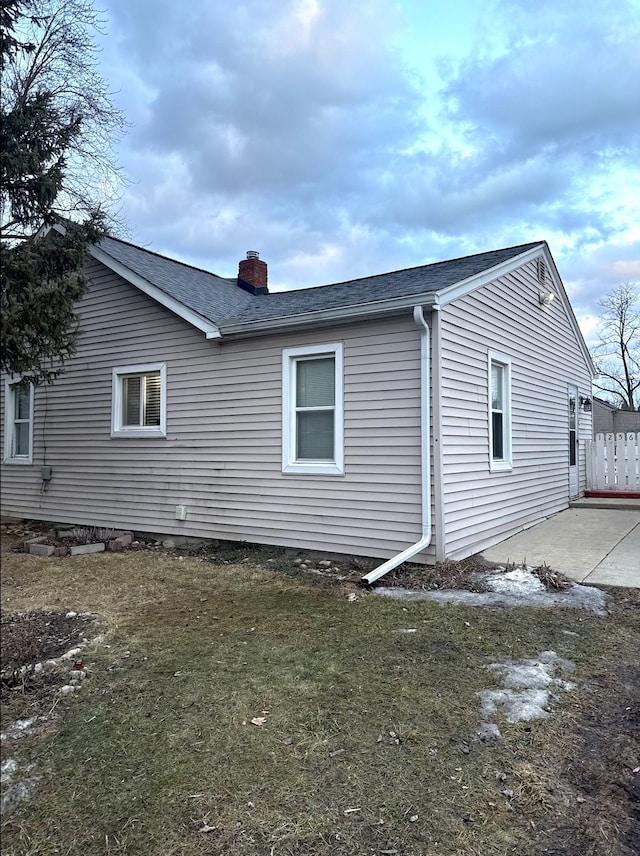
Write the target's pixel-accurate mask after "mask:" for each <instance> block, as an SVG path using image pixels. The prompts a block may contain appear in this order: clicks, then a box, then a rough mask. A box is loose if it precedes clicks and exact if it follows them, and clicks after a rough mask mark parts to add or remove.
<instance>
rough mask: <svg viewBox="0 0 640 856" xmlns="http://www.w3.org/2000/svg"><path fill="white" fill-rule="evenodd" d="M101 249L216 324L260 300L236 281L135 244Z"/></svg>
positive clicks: (112, 242)
mask: <svg viewBox="0 0 640 856" xmlns="http://www.w3.org/2000/svg"><path fill="white" fill-rule="evenodd" d="M100 249H101V250H102V251H103V252H105V253H107V255H109V256H111V258H113V259H115V260H116V261H118V262H120V264H123V265H124V266H125V267H127V268H129V270H131V271H133V272H134V273H137V274H138V276H141V277H142V278H143V279H145V280H146V281H147V282H149V283H150V284H151V285H155V286H156V287H157V288H159V289H160V290H161V291H164V293H165V294H168V295H169V297H173V298H174V300H177V301H178V302H179V303H182V304H184V306H186V307H187V308H188V309H191V310H193V311H194V312H197V313H198V315H202V317H203V318H206V319H207V320H208V321H211V322H213V323H214V324H217V323H218V322H219V321H220V320H221V319H223V318H227V317H229V316H231V315H236V314H237V313H238V312H242V311H244V310H245V309H246V308H248V307H249V305H250V304H251V303H252V302H253V301H254V300H256V298H255V297H254V296H253V295H252V294H249V292H247V291H244V289H242V288H239V287H238V285H237V284H236V280H235V279H225V278H224V277H221V276H216V275H215V274H214V273H208V272H207V271H204V270H200V269H199V268H194V267H190V266H189V265H186V264H183V263H182V262H177V261H174V260H173V259H168V258H166V256H160V255H158V254H157V253H153V252H151V251H150V250H145V249H143V248H142V247H136V246H135V245H134V244H127V243H125V242H124V241H120V240H117V239H115V238H104V239H103V240H102V241H101V242H100Z"/></svg>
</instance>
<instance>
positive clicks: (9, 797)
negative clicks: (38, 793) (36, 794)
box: [0, 758, 35, 814]
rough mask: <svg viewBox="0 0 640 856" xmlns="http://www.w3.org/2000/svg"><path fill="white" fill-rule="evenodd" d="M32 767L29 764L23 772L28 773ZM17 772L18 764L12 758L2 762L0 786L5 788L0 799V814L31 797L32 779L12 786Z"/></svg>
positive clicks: (33, 783) (33, 782)
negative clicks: (0, 782) (0, 784)
mask: <svg viewBox="0 0 640 856" xmlns="http://www.w3.org/2000/svg"><path fill="white" fill-rule="evenodd" d="M32 767H33V764H29V765H28V766H27V767H25V772H28V771H29V770H30V769H31V768H32ZM17 772H18V762H17V761H16V760H15V759H14V758H7V759H6V761H3V762H2V767H1V778H2V784H3V785H4V786H5V787H4V793H3V794H2V799H1V800H0V814H5V812H7V811H8V810H9V809H11V808H13V806H14V805H15V804H16V803H18V802H21V801H22V800H26V799H28V798H29V797H30V796H31V792H32V791H33V788H34V786H35V781H34V780H33V779H24V780H23V781H20V782H15V784H12V782H13V778H14V776H15V775H16V773H17Z"/></svg>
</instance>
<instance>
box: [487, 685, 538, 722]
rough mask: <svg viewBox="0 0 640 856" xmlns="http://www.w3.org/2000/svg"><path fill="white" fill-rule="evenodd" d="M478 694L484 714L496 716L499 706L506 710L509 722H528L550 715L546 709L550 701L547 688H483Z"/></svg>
mask: <svg viewBox="0 0 640 856" xmlns="http://www.w3.org/2000/svg"><path fill="white" fill-rule="evenodd" d="M478 696H479V697H480V700H481V702H482V704H481V705H480V713H481V714H482V716H486V717H491V716H494V715H495V714H496V713H497V712H498V708H499V707H500V708H502V709H503V710H504V712H505V714H506V719H507V722H523V721H524V722H528V721H529V720H531V719H544V718H545V717H547V716H549V715H550V714H549V711H548V710H546V709H545V706H546V705H547V704H548V702H549V693H548V692H547V691H546V690H536V689H523V690H482V692H479V693H478Z"/></svg>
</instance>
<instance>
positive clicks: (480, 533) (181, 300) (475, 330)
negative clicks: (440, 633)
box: [2, 238, 594, 562]
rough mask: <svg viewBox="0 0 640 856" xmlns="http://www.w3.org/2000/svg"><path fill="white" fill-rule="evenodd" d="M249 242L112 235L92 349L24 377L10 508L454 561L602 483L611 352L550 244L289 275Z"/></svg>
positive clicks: (95, 285) (86, 326) (9, 408)
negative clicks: (603, 413) (600, 407)
mask: <svg viewBox="0 0 640 856" xmlns="http://www.w3.org/2000/svg"><path fill="white" fill-rule="evenodd" d="M248 255H249V256H250V257H249V258H247V259H245V260H243V261H242V262H241V263H240V268H239V276H238V278H232V279H225V278H221V277H217V276H215V275H213V274H210V273H207V272H205V271H200V270H197V269H195V268H191V267H189V266H187V265H183V264H181V263H178V262H175V261H172V260H170V259H166V258H164V257H161V256H159V255H156V254H154V253H151V252H149V251H147V250H144V249H141V248H139V247H136V246H133V245H131V244H127V243H124V242H122V241H118V240H115V239H111V238H107V239H105V240H104V241H103V242H102V243H101V245H100V246H99V247H95V248H93V250H92V258H91V263H90V265H89V274H90V279H91V288H90V290H89V292H88V293H87V295H86V296H85V297H84V298H83V299H82V300H81V301H80V303H79V305H78V313H79V315H80V318H81V328H82V331H83V332H82V336H81V338H80V341H79V347H78V351H77V354H76V355H75V356H74V357H73V358H72V359H71V360H70V361H69V363H68V365H67V368H66V369H65V371H64V373H63V374H62V375H61V376H60V378H59V379H58V380H56V382H55V383H54V384H53V385H51V386H48V387H46V386H43V387H39V388H37V389H35V390H30V389H27V390H26V391H25V390H22V389H21V388H20V387H19V386H18V385H17V381H18V380H19V379H18V378H5V379H4V380H3V384H2V394H3V396H4V403H3V405H2V410H3V414H4V420H3V430H4V439H3V444H4V445H3V448H4V459H3V465H2V510H3V513H4V514H8V515H12V516H18V517H24V518H36V519H43V520H50V521H59V522H66V523H70V524H71V523H73V524H75V523H78V524H93V525H98V526H110V527H118V528H121V527H126V528H133V529H135V530H138V531H150V532H162V533H167V534H184V535H192V536H200V537H209V538H219V539H229V540H242V541H249V542H256V543H261V544H271V545H284V546H289V547H294V548H307V549H310V548H313V549H318V550H324V551H331V552H338V553H349V554H355V555H362V556H370V557H378V558H381V559H389V558H391V557H393V556H396V555H397V554H398V553H403V555H405V557H406V558H409V554H410V555H411V556H415V559H416V560H417V561H425V562H433V561H434V560H436V559H438V560H440V559H444V558H445V557H453V558H461V557H464V556H467V555H470V554H472V553H475V552H478V551H480V550H482V549H483V548H486V547H487V546H489V545H491V544H494V543H496V542H498V541H501V540H503V539H504V538H506V537H508V536H509V535H511V534H513V533H514V532H516V531H518V530H519V529H521V528H523V527H526V526H529V525H531V524H532V523H535V522H536V521H538V520H540V519H542V518H544V517H546V516H547V515H549V514H552V513H554V512H557V511H560V510H561V509H563V508H566V507H567V505H568V503H569V500H570V499H571V498H573V497H576V496H578V495H580V494H582V493H583V492H584V487H585V458H584V442H585V441H586V440H588V439H589V438H591V436H592V425H591V413H590V412H588V409H587V408H585V407H584V406H582V404H583V402H584V401H585V400H586V398H587V397H588V396H590V395H591V383H592V377H593V375H594V367H593V364H592V362H591V359H590V356H589V352H588V350H587V348H586V346H585V343H584V341H583V339H582V336H581V334H580V331H579V329H578V325H577V323H576V320H575V317H574V315H573V312H572V310H571V307H570V305H569V301H568V299H567V296H566V293H565V290H564V288H563V285H562V282H561V280H560V277H559V275H558V272H557V270H556V267H555V264H554V262H553V259H552V257H551V254H550V252H549V249H548V247H547V245H546V243H544V242H537V243H531V244H525V245H522V246H518V247H511V248H507V249H502V250H495V251H492V252H487V253H481V254H478V255H474V256H468V257H465V258H461V259H454V260H451V261H445V262H440V263H437V264H430V265H425V266H422V267H418V268H412V269H407V270H402V271H396V272H393V273H387V274H381V275H379V276H372V277H368V278H364V279H359V280H354V281H352V282H346V283H339V284H336V285H328V286H323V287H319V288H307V289H301V290H298V291H291V292H286V293H277V294H269V293H268V291H267V287H266V285H267V281H266V280H267V270H266V265H265V263H264V262H262V261H261V260H260V259H258V258H257V254H248ZM43 467H50V468H51V472H50V473H49V472H48V471H47V470H43V469H42V468H43ZM49 475H50V476H51V478H49V477H48V476H49ZM43 476H44V477H45V478H44V480H43ZM182 507H185V508H184V509H183V508H182ZM177 517H185V519H177ZM412 545H415V546H414V547H413V553H412V552H411V551H408V553H404V552H403V551H405V550H406V548H409V547H412ZM416 551H417V552H416Z"/></svg>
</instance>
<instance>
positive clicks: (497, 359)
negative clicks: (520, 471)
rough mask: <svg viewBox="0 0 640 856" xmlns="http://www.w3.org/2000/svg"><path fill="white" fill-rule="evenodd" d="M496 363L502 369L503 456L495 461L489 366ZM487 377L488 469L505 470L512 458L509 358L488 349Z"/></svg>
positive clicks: (511, 465)
mask: <svg viewBox="0 0 640 856" xmlns="http://www.w3.org/2000/svg"><path fill="white" fill-rule="evenodd" d="M493 363H496V364H498V365H500V366H502V368H503V369H504V375H503V377H504V389H503V390H502V393H503V395H502V397H503V402H504V409H503V412H502V417H503V449H504V458H503V459H502V460H500V461H496V460H494V458H493V419H492V407H491V366H492V365H493ZM487 377H488V386H487V390H488V395H487V399H488V402H487V404H488V415H489V471H490V472H492V473H497V472H506V471H509V470H512V469H513V458H512V424H511V358H510V357H507V356H506V355H505V354H500V353H498V352H497V351H489V359H488V364H487Z"/></svg>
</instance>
